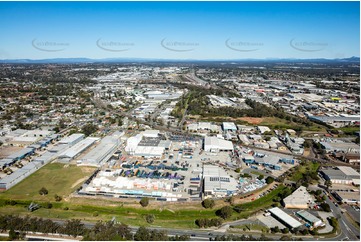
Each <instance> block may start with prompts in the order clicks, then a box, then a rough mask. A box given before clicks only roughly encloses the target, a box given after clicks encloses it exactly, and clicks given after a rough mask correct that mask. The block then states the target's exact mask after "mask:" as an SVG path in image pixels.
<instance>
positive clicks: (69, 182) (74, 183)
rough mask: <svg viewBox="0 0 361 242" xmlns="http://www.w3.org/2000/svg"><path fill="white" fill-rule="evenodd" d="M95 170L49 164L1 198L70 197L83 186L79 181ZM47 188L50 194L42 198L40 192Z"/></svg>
mask: <svg viewBox="0 0 361 242" xmlns="http://www.w3.org/2000/svg"><path fill="white" fill-rule="evenodd" d="M94 170H95V168H90V167H78V166H74V165H64V164H60V163H52V164H48V165H46V166H44V167H42V168H41V169H39V170H38V171H36V172H35V173H34V174H32V175H31V176H29V177H28V178H26V179H24V180H23V181H22V182H20V183H19V184H17V185H15V186H14V187H12V188H11V189H9V190H8V191H5V192H2V193H0V198H3V199H16V200H35V201H54V200H55V199H54V195H55V194H58V195H59V196H62V197H63V198H66V197H67V196H69V195H70V194H71V193H72V192H73V191H75V190H76V189H77V188H78V187H80V186H81V185H82V183H81V182H79V179H83V178H84V177H88V176H90V175H91V174H92V173H93V172H94ZM42 187H45V188H46V189H47V190H48V191H49V194H48V195H46V196H42V195H40V194H39V190H40V189H41V188H42Z"/></svg>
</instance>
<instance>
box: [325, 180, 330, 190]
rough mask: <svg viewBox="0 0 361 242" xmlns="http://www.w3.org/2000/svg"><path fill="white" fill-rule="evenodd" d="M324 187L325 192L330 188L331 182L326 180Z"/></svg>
mask: <svg viewBox="0 0 361 242" xmlns="http://www.w3.org/2000/svg"><path fill="white" fill-rule="evenodd" d="M324 185H325V186H326V187H327V190H328V189H329V188H330V187H332V181H331V180H326V181H325V183H324Z"/></svg>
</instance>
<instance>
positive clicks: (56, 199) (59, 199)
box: [54, 194, 63, 202]
mask: <svg viewBox="0 0 361 242" xmlns="http://www.w3.org/2000/svg"><path fill="white" fill-rule="evenodd" d="M54 198H55V201H57V202H60V201H61V200H62V199H63V198H62V197H61V196H59V195H58V194H55V196H54Z"/></svg>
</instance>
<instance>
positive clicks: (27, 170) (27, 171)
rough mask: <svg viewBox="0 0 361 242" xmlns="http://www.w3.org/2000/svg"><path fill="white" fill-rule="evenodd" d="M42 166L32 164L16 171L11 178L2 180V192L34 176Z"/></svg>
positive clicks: (0, 184) (0, 186) (0, 182)
mask: <svg viewBox="0 0 361 242" xmlns="http://www.w3.org/2000/svg"><path fill="white" fill-rule="evenodd" d="M41 166H42V165H40V164H38V163H34V162H30V163H28V164H26V165H25V166H23V167H22V168H21V169H18V170H16V171H15V172H14V173H12V174H11V175H9V176H6V177H5V178H3V179H1V180H0V190H8V189H10V188H11V187H13V186H15V185H16V184H18V183H19V182H21V181H22V180H24V179H25V178H26V177H28V176H30V175H31V174H33V173H34V172H35V171H36V170H37V169H39V168H40V167H41Z"/></svg>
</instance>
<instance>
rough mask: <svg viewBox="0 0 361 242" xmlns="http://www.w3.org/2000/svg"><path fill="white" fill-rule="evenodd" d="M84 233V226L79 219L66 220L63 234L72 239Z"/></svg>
mask: <svg viewBox="0 0 361 242" xmlns="http://www.w3.org/2000/svg"><path fill="white" fill-rule="evenodd" d="M84 231H85V227H84V224H82V223H81V222H80V220H79V219H72V220H67V221H66V223H65V226H64V233H65V234H67V235H71V236H73V237H74V238H75V237H77V236H78V235H82V234H83V233H84Z"/></svg>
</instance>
